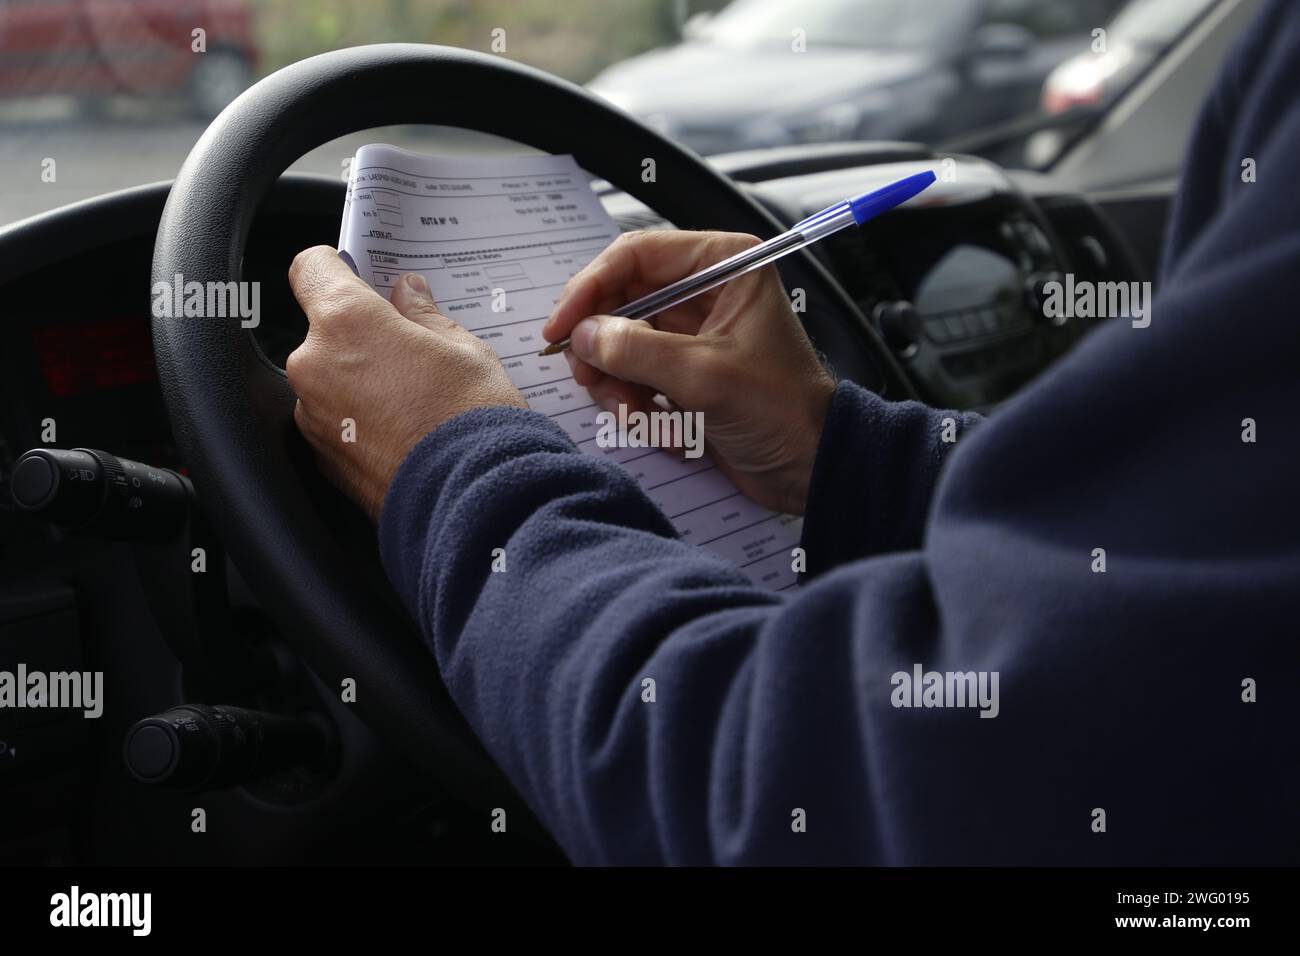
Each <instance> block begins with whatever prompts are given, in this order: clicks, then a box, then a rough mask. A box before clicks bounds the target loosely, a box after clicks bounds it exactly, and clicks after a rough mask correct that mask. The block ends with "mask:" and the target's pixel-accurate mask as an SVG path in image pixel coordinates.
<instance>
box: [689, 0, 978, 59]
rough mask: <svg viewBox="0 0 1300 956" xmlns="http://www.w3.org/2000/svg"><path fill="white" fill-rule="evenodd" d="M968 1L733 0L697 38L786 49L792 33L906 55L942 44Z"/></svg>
mask: <svg viewBox="0 0 1300 956" xmlns="http://www.w3.org/2000/svg"><path fill="white" fill-rule="evenodd" d="M970 9H971V3H970V0H928V2H924V3H918V2H916V0H803V2H801V3H800V4H799V5H798V7H797V8H792V6H791V4H790V3H789V2H788V0H736V2H735V3H732V4H731V5H730V6H728V7H726V8H725V9H724V10H722V12H720V13H719V14H717V15H716V16H714V17H712V18H711V19H709V20H707V21H705V22H704V24H703V25H702V26H701V27H700V28H699V31H698V38H699V39H701V40H703V41H706V42H709V43H715V44H718V45H720V46H728V47H736V48H741V49H743V48H747V47H748V48H755V47H772V46H781V47H786V46H789V45H790V42H791V39H792V33H793V32H794V30H796V29H798V30H802V31H803V36H802V38H803V40H804V41H805V42H806V43H808V44H810V45H814V46H820V45H826V46H837V47H875V48H886V49H905V48H912V47H932V46H937V45H939V44H941V43H942V42H943V40H944V38H945V37H946V36H948V35H949V34H950V33H951V31H952V27H953V24H954V18H958V17H960V16H962V15H963V14H966V13H969V11H970Z"/></svg>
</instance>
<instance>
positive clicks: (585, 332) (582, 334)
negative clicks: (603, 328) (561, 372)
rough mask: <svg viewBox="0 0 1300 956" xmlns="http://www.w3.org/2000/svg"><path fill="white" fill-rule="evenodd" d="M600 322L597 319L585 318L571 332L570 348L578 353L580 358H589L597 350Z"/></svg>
mask: <svg viewBox="0 0 1300 956" xmlns="http://www.w3.org/2000/svg"><path fill="white" fill-rule="evenodd" d="M598 324H599V323H597V322H596V320H595V319H583V320H582V321H581V322H579V323H578V324H577V325H575V326H574V327H573V331H572V332H570V333H569V348H571V349H573V351H575V352H576V353H578V358H584V359H585V358H588V357H589V356H590V355H591V354H592V352H593V351H595V346H596V341H595V340H596V326H597V325H598Z"/></svg>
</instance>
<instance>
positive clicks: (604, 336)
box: [596, 321, 635, 375]
mask: <svg viewBox="0 0 1300 956" xmlns="http://www.w3.org/2000/svg"><path fill="white" fill-rule="evenodd" d="M634 348H635V341H634V333H633V328H632V323H631V322H627V321H615V322H602V323H601V327H600V331H599V332H598V333H597V334H596V351H597V353H598V354H599V356H600V359H601V364H602V365H604V366H605V368H606V370H608V371H609V372H611V373H613V374H615V375H618V374H620V373H621V372H622V371H623V370H624V369H626V368H628V366H629V365H630V364H631V362H632V356H633V349H634Z"/></svg>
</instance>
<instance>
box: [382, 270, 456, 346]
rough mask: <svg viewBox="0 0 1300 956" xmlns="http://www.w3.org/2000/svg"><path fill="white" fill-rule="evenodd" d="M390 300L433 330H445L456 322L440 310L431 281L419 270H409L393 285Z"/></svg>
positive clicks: (399, 309)
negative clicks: (426, 279)
mask: <svg viewBox="0 0 1300 956" xmlns="http://www.w3.org/2000/svg"><path fill="white" fill-rule="evenodd" d="M388 301H389V302H391V303H392V304H393V308H395V309H396V310H397V311H398V312H400V313H402V315H404V316H405V317H406V318H408V319H410V320H411V321H412V322H414V323H416V324H417V325H423V326H424V327H425V328H426V329H428V330H429V331H431V332H441V331H445V330H446V329H447V328H449V327H451V326H454V325H455V324H456V323H454V322H452V320H451V319H449V318H447V317H446V316H445V315H443V314H442V313H441V312H439V311H438V303H437V302H435V301H433V292H432V291H431V290H430V289H429V283H428V282H426V281H425V279H424V276H422V275H420V274H419V273H418V272H408V273H407V274H406V275H404V276H402V278H401V279H399V280H398V281H397V284H396V285H394V286H393V292H392V295H391V296H390V297H389V300H388Z"/></svg>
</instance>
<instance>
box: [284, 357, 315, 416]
mask: <svg viewBox="0 0 1300 956" xmlns="http://www.w3.org/2000/svg"><path fill="white" fill-rule="evenodd" d="M310 369H311V355H310V352H309V351H308V349H307V343H306V342H304V343H303V344H302V345H300V346H298V347H297V348H296V349H294V350H293V351H292V352H290V353H289V357H288V358H286V359H285V360H284V374H285V375H286V376H288V379H289V384H290V385H291V386H292V387H293V389H294V391H297V390H298V386H299V385H301V384H303V383H304V382H306V380H307V378H308V376H309V372H310ZM296 412H297V409H295V413H296Z"/></svg>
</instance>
